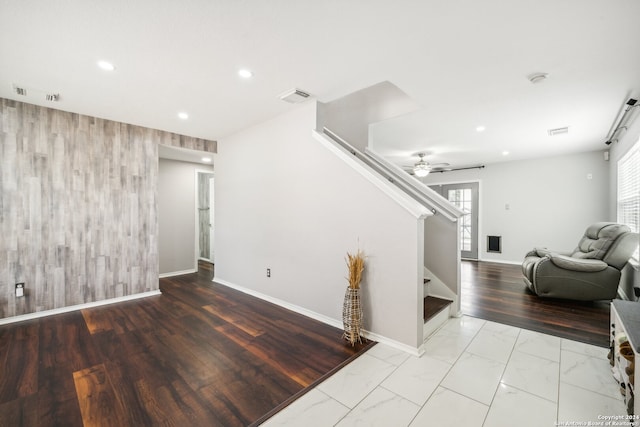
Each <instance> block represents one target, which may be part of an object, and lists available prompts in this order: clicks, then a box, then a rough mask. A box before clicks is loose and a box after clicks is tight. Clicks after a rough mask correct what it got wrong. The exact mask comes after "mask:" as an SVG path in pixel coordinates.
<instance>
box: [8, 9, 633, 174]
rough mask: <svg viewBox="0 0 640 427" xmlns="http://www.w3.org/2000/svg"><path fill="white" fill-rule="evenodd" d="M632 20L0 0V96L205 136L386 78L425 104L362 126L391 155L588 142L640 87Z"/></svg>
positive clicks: (617, 15) (522, 154)
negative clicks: (297, 94)
mask: <svg viewBox="0 0 640 427" xmlns="http://www.w3.org/2000/svg"><path fill="white" fill-rule="evenodd" d="M639 17H640V1H639V0H606V1H605V0H536V1H529V2H524V1H521V0H483V1H477V0H451V1H441V0H437V1H435V0H412V1H407V0H405V1H402V0H400V1H393V2H390V1H388V0H377V1H375V0H351V1H344V0H340V1H337V0H323V1H317V0H314V1H311V0H270V1H264V0H262V1H260V0H244V1H242V0H215V1H214V0H182V1H168V0H136V1H129V0H126V1H125V0H112V1H99V0H66V1H47V0H40V1H37V0H0V97H4V98H10V99H19V100H23V101H26V102H31V103H35V104H40V105H48V106H52V107H54V108H59V109H62V110H66V111H72V112H77V113H82V114H87V115H92V116H97V117H102V118H106V119H111V120H117V121H121V122H126V123H133V124H137V125H141V126H148V127H152V128H157V129H162V130H167V131H171V132H176V133H181V134H185V135H190V136H196V137H201V138H207V139H213V140H217V139H220V138H222V137H224V136H226V135H229V134H232V133H234V132H236V131H238V130H240V129H243V128H245V127H248V126H251V125H253V124H256V123H259V122H262V121H265V120H267V119H269V118H271V117H274V116H276V115H278V114H281V113H283V112H285V111H287V110H289V109H291V108H295V106H294V105H290V104H286V103H284V102H282V101H280V100H278V99H277V95H278V94H280V93H281V92H283V91H285V90H288V89H291V88H293V87H298V88H301V89H303V90H306V91H308V92H310V93H311V94H313V95H314V96H315V97H316V98H317V99H318V100H320V101H323V102H327V101H331V100H334V99H336V98H339V97H342V96H344V95H347V94H349V93H351V92H354V91H356V90H359V89H362V88H364V87H367V86H371V85H373V84H376V83H378V82H381V81H390V82H392V83H394V84H395V85H396V86H398V87H399V88H400V89H402V90H403V91H404V92H406V93H407V94H408V95H409V96H411V97H412V98H413V99H414V100H415V101H417V102H418V104H420V105H421V106H422V109H421V110H419V111H418V112H416V113H413V114H410V115H407V116H403V117H400V118H397V119H394V120H389V121H387V122H384V123H380V124H377V125H374V126H373V127H372V133H373V137H374V145H375V148H376V149H377V150H378V151H380V152H382V153H383V154H386V155H389V156H396V159H397V160H399V161H403V160H406V159H408V158H409V156H410V155H411V154H412V153H415V152H417V151H427V152H429V153H431V154H433V156H432V157H430V158H429V159H428V160H429V161H431V162H449V163H451V164H453V165H463V164H473V163H480V162H493V161H503V160H507V159H519V158H527V157H540V156H549V155H556V154H561V153H569V152H574V151H591V150H597V149H604V148H605V146H604V144H603V142H604V140H605V138H606V136H607V134H608V132H609V130H610V128H611V126H612V124H613V122H614V121H615V119H616V117H617V115H618V113H619V111H620V108H621V107H622V105H623V103H624V102H625V101H626V100H627V98H628V97H629V96H636V97H637V96H638V95H640V46H639V45H640V22H639V20H638V19H639ZM98 60H107V61H110V62H112V63H114V64H115V66H116V70H115V71H113V72H105V71H103V70H101V69H99V68H98V67H97V66H96V62H97V61H98ZM240 68H248V69H250V70H252V71H253V72H254V77H253V78H251V79H249V80H245V79H242V78H240V77H238V75H237V71H238V70H239V69H240ZM534 72H545V73H548V74H549V77H548V79H547V80H546V81H545V82H543V83H540V84H537V85H534V84H531V83H530V82H529V81H528V80H527V76H528V75H529V74H531V73H534ZM14 83H16V84H18V85H22V86H23V87H26V88H27V89H29V93H30V95H29V96H28V97H26V98H25V97H20V96H18V95H16V94H15V93H14V92H13V91H12V84H14ZM37 90H41V91H43V92H53V93H59V94H60V101H59V102H57V103H53V104H52V103H48V102H47V101H45V100H44V99H43V98H42V97H43V95H42V93H38V92H37ZM35 95H37V96H35ZM179 111H185V112H187V113H188V114H189V119H188V120H181V119H179V118H178V117H177V113H178V112H179ZM479 125H483V126H485V127H486V131H485V132H483V133H477V132H476V131H475V128H476V127H477V126H479ZM564 126H568V127H569V134H567V135H563V136H557V137H553V138H551V137H549V136H548V135H547V133H546V132H547V130H548V129H551V128H558V127H564ZM504 150H507V151H509V152H510V155H509V156H508V157H503V156H502V154H501V153H502V151H504Z"/></svg>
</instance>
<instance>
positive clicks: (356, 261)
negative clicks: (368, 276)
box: [346, 249, 364, 289]
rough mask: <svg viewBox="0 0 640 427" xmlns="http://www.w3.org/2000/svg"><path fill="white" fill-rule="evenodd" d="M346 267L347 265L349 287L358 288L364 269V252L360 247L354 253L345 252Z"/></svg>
mask: <svg viewBox="0 0 640 427" xmlns="http://www.w3.org/2000/svg"><path fill="white" fill-rule="evenodd" d="M346 261H347V267H349V277H347V280H348V281H349V287H350V288H351V289H360V282H361V281H362V272H363V271H364V254H363V253H362V251H361V250H360V249H358V252H356V253H355V255H353V254H350V253H349V252H347V258H346Z"/></svg>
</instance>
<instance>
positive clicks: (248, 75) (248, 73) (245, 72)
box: [238, 68, 253, 79]
mask: <svg viewBox="0 0 640 427" xmlns="http://www.w3.org/2000/svg"><path fill="white" fill-rule="evenodd" d="M238 75H239V76H240V77H242V78H243V79H249V78H251V77H253V72H251V71H250V70H247V69H246V68H243V69H242V70H239V71H238Z"/></svg>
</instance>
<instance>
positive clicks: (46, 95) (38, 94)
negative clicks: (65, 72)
mask: <svg viewBox="0 0 640 427" xmlns="http://www.w3.org/2000/svg"><path fill="white" fill-rule="evenodd" d="M11 88H12V89H13V92H14V93H15V94H16V95H18V96H26V97H29V98H30V99H33V100H34V101H38V100H44V101H49V102H58V101H60V94H59V93H55V92H46V91H44V90H41V89H34V88H32V87H30V88H27V87H25V86H23V85H18V84H16V83H13V84H12V85H11Z"/></svg>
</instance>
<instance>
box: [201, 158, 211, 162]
mask: <svg viewBox="0 0 640 427" xmlns="http://www.w3.org/2000/svg"><path fill="white" fill-rule="evenodd" d="M202 161H203V162H205V163H209V162H211V157H203V158H202Z"/></svg>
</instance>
